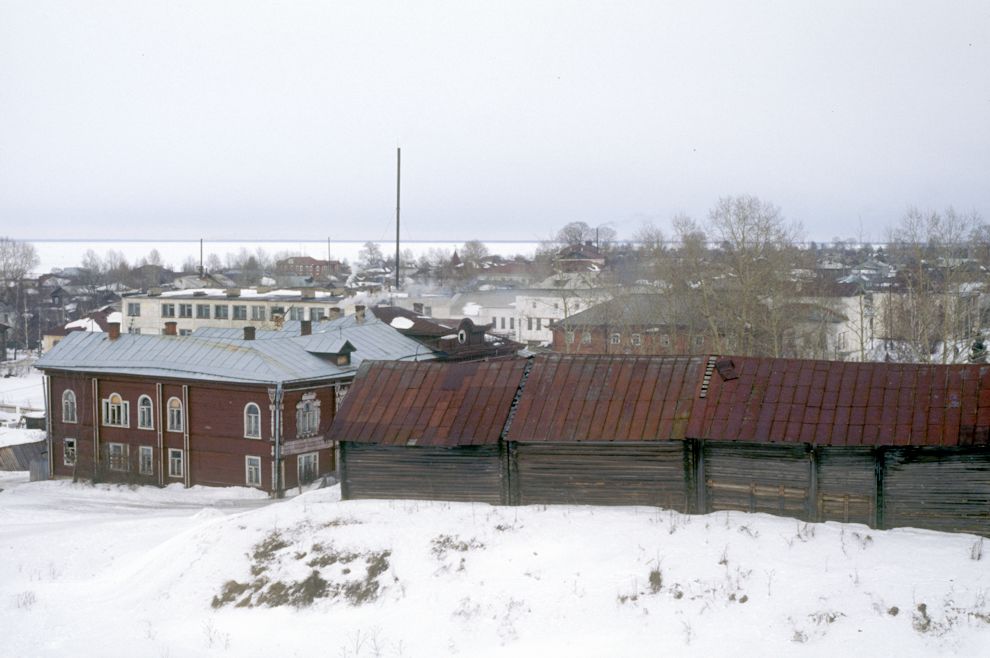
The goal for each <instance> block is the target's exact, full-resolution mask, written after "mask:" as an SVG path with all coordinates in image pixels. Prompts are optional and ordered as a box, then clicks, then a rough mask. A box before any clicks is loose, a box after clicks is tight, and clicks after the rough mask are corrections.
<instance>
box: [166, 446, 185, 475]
mask: <svg viewBox="0 0 990 658" xmlns="http://www.w3.org/2000/svg"><path fill="white" fill-rule="evenodd" d="M168 476H169V477H170V478H180V477H182V451H181V450H176V449H175V448H169V449H168Z"/></svg>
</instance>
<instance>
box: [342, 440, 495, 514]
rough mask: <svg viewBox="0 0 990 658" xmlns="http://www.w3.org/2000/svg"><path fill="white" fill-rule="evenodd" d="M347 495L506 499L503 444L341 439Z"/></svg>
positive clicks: (436, 498)
mask: <svg viewBox="0 0 990 658" xmlns="http://www.w3.org/2000/svg"><path fill="white" fill-rule="evenodd" d="M340 461H341V471H340V476H341V486H342V491H341V495H342V496H343V497H344V498H412V499H421V500H450V501H465V502H468V501H477V502H483V503H492V504H495V505H497V504H502V503H503V502H504V500H503V492H502V477H503V470H504V469H503V465H502V464H503V462H502V459H501V456H500V454H499V447H498V446H497V445H493V446H467V447H459V448H428V447H415V446H410V447H401V446H381V445H377V444H361V443H350V442H343V443H341V444H340Z"/></svg>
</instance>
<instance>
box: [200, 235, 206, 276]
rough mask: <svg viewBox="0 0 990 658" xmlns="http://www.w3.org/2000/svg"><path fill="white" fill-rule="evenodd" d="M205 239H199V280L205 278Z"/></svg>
mask: <svg viewBox="0 0 990 658" xmlns="http://www.w3.org/2000/svg"><path fill="white" fill-rule="evenodd" d="M203 274H205V272H204V271H203V238H200V239H199V278H201V279H202V278H203Z"/></svg>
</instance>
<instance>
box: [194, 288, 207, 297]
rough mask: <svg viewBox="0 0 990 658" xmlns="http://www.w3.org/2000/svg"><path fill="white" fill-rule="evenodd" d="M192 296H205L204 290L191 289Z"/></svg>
mask: <svg viewBox="0 0 990 658" xmlns="http://www.w3.org/2000/svg"><path fill="white" fill-rule="evenodd" d="M193 297H206V291H205V290H193Z"/></svg>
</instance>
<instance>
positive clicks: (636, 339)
mask: <svg viewBox="0 0 990 658" xmlns="http://www.w3.org/2000/svg"><path fill="white" fill-rule="evenodd" d="M631 340H632V344H633V345H635V346H636V347H639V346H640V345H642V344H643V337H642V336H641V335H640V334H633V335H632V339H631Z"/></svg>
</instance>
